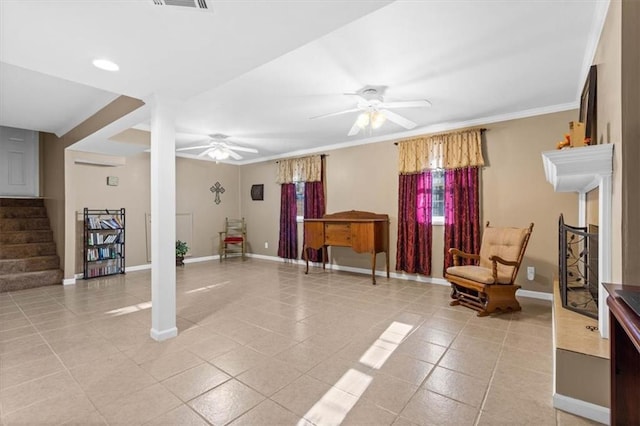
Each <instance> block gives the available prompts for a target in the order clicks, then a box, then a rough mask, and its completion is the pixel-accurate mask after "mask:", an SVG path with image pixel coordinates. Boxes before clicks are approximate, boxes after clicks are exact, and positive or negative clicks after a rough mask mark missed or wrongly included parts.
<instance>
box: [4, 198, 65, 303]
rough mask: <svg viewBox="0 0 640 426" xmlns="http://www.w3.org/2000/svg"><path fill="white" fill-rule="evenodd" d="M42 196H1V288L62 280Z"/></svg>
mask: <svg viewBox="0 0 640 426" xmlns="http://www.w3.org/2000/svg"><path fill="white" fill-rule="evenodd" d="M62 277H63V272H62V271H61V270H60V258H59V257H58V255H57V246H56V244H55V242H54V241H53V232H52V231H51V226H50V224H49V218H48V217H47V210H46V208H45V207H44V200H43V199H42V198H0V292H5V291H17V290H22V289H27V288H35V287H42V286H45V285H56V284H62Z"/></svg>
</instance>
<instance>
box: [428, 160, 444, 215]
mask: <svg viewBox="0 0 640 426" xmlns="http://www.w3.org/2000/svg"><path fill="white" fill-rule="evenodd" d="M431 222H432V223H433V224H434V225H444V169H436V170H433V171H432V172H431Z"/></svg>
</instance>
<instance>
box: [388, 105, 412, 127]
mask: <svg viewBox="0 0 640 426" xmlns="http://www.w3.org/2000/svg"><path fill="white" fill-rule="evenodd" d="M380 113H381V114H383V115H384V116H385V117H387V120H389V121H391V122H393V123H396V124H397V125H398V126H401V127H404V128H405V129H413V128H414V127H416V126H417V124H416V123H414V122H413V121H411V120H409V119H406V118H404V117H403V116H401V115H398V114H396V113H395V112H391V111H389V110H388V109H382V110H380Z"/></svg>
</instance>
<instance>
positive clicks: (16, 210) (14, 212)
mask: <svg viewBox="0 0 640 426" xmlns="http://www.w3.org/2000/svg"><path fill="white" fill-rule="evenodd" d="M29 217H45V218H46V217H47V210H46V209H45V208H44V207H0V218H6V219H12V218H29Z"/></svg>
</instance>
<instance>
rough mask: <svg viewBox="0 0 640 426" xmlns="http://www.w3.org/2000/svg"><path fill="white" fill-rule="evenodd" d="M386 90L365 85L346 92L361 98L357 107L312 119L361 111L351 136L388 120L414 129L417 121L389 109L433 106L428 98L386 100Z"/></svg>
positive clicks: (350, 132)
mask: <svg viewBox="0 0 640 426" xmlns="http://www.w3.org/2000/svg"><path fill="white" fill-rule="evenodd" d="M385 90H386V87H385V86H365V87H363V88H362V89H360V90H358V91H357V92H355V93H345V95H353V96H357V97H358V98H360V99H359V101H358V104H357V105H356V107H355V108H350V109H346V110H343V111H338V112H331V113H329V114H323V115H318V116H316V117H311V119H312V120H313V119H317V118H326V117H333V116H334V115H342V114H348V113H351V112H356V111H360V114H359V115H358V117H357V118H356V121H355V123H353V126H352V127H351V130H349V133H348V135H349V136H354V135H357V134H358V133H359V132H360V130H362V129H364V128H365V127H367V126H369V125H370V126H371V128H372V129H377V128H379V127H380V126H382V125H383V124H384V122H385V121H386V120H389V121H391V122H392V123H395V124H397V125H398V126H400V127H404V128H405V129H413V128H414V127H416V126H417V124H416V123H414V122H413V121H411V120H409V119H407V118H405V117H403V116H401V115H400V114H396V113H395V112H393V111H389V109H391V108H423V107H430V106H431V102H429V101H428V100H426V99H418V100H413V101H392V102H385V101H384V97H383V95H384V91H385Z"/></svg>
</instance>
